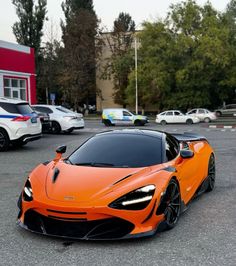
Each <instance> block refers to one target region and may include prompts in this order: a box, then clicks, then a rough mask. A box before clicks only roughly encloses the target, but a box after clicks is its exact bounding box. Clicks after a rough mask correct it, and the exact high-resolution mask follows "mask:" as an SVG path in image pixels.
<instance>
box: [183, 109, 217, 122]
mask: <svg viewBox="0 0 236 266" xmlns="http://www.w3.org/2000/svg"><path fill="white" fill-rule="evenodd" d="M187 115H191V116H195V117H198V118H199V119H200V121H204V122H205V123H209V122H211V121H213V120H216V118H217V117H216V114H215V112H211V111H209V110H208V109H204V108H196V109H192V110H190V111H189V112H187Z"/></svg>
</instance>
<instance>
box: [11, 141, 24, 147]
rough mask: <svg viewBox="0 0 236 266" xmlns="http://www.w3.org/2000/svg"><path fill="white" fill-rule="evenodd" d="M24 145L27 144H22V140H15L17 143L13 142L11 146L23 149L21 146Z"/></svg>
mask: <svg viewBox="0 0 236 266" xmlns="http://www.w3.org/2000/svg"><path fill="white" fill-rule="evenodd" d="M26 144H27V142H23V141H22V140H17V141H14V142H13V145H14V146H15V147H18V148H20V147H23V146H25V145H26Z"/></svg>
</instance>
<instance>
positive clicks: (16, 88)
mask: <svg viewBox="0 0 236 266" xmlns="http://www.w3.org/2000/svg"><path fill="white" fill-rule="evenodd" d="M4 96H5V97H9V98H15V99H21V100H25V101H26V80H25V79H17V78H4Z"/></svg>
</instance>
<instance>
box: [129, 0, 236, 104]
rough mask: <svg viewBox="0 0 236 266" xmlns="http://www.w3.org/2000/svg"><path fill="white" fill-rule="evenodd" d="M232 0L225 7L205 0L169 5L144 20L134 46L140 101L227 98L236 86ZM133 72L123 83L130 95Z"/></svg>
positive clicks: (132, 98)
mask: <svg viewBox="0 0 236 266" xmlns="http://www.w3.org/2000/svg"><path fill="white" fill-rule="evenodd" d="M235 6H236V1H235V0H234V1H231V3H230V4H229V5H228V8H227V10H226V13H223V14H222V13H219V12H218V11H216V10H215V9H214V8H213V7H212V5H211V4H210V2H207V3H206V4H205V5H204V6H203V7H201V6H199V5H197V4H196V2H195V1H192V0H188V1H183V2H181V3H179V4H176V5H171V7H170V12H169V13H168V16H167V18H166V19H165V21H157V22H155V23H144V30H143V32H142V33H141V34H140V40H141V47H140V49H139V51H138V55H139V64H138V88H139V89H138V91H139V102H140V105H141V106H146V105H150V104H155V105H156V107H157V109H167V108H181V109H188V108H192V107H201V106H204V107H211V108H214V107H216V106H218V105H220V104H221V103H222V101H229V102H230V101H232V97H234V96H235V95H234V91H235V88H236V83H235V81H236V79H235V70H236V69H235V65H236V64H235V63H236V62H235V59H236V56H235V55H236V44H235V39H236V38H235V37H236V30H235V29H236V27H235V21H236V20H235V18H236V17H235V15H236V12H235V10H236V8H235ZM134 89H135V75H134V73H132V74H131V75H130V77H129V85H128V86H127V89H126V95H127V100H128V103H130V104H133V103H134V101H135V93H134Z"/></svg>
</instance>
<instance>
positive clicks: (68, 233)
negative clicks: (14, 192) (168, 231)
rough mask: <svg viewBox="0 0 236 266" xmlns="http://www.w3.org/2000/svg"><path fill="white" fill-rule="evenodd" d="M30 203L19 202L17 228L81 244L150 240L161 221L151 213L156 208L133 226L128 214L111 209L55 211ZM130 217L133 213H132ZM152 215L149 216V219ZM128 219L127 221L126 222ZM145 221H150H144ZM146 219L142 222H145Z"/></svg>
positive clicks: (51, 208) (64, 209)
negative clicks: (133, 239)
mask: <svg viewBox="0 0 236 266" xmlns="http://www.w3.org/2000/svg"><path fill="white" fill-rule="evenodd" d="M37 205H38V204H34V203H32V202H25V201H23V202H22V198H21V197H20V198H19V201H18V207H19V209H20V212H19V215H18V221H17V224H18V225H19V226H20V227H22V228H24V229H26V230H28V231H31V232H34V233H38V234H43V235H48V236H54V237H62V238H70V239H78V240H79V239H81V240H118V239H130V238H140V237H149V236H152V235H154V234H155V233H156V231H157V229H158V227H159V224H160V223H161V222H162V221H163V216H162V215H156V213H155V212H154V211H153V210H154V207H155V204H154V205H153V204H152V205H151V206H149V207H150V208H147V210H146V211H145V217H142V218H141V220H142V221H141V222H137V223H136V222H134V221H133V220H132V218H133V217H132V216H131V214H130V215H128V216H127V212H126V216H125V214H124V213H123V211H120V210H115V209H110V208H108V207H107V208H106V207H104V208H101V207H98V208H94V207H91V208H86V209H82V208H79V209H77V208H73V209H71V208H69V209H68V208H63V209H62V208H60V209H59V208H58V207H57V206H52V205H44V206H41V207H40V208H39V207H38V206H37ZM130 213H133V216H135V215H136V213H135V212H134V211H133V212H132V211H131V212H130ZM150 214H151V215H150ZM127 217H129V218H130V219H128V218H127ZM147 217H149V218H148V219H147ZM144 219H145V220H144Z"/></svg>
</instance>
